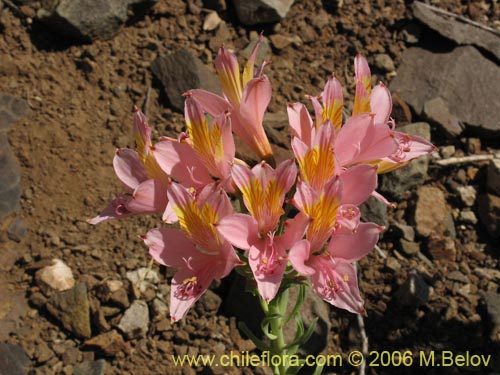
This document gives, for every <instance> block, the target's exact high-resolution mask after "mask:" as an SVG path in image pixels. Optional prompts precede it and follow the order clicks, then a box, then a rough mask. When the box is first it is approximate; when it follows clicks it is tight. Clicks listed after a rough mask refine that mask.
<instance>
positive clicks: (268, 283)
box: [248, 245, 287, 302]
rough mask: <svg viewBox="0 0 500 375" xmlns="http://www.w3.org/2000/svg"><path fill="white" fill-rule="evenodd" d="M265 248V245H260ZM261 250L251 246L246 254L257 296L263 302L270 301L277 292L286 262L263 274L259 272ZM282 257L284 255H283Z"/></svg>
mask: <svg viewBox="0 0 500 375" xmlns="http://www.w3.org/2000/svg"><path fill="white" fill-rule="evenodd" d="M261 246H265V245H261ZM261 253H262V249H260V248H258V247H256V246H252V247H251V248H250V251H249V252H248V263H249V265H250V268H251V269H252V271H253V274H254V277H255V281H256V282H257V289H258V290H259V294H260V295H261V296H262V298H263V299H264V300H265V301H268V302H269V301H271V300H272V299H273V298H274V297H275V296H276V293H277V292H278V290H279V288H280V284H281V280H282V279H283V273H284V272H285V267H286V264H287V262H286V261H283V262H282V264H281V265H280V266H278V267H277V268H275V269H274V270H273V272H272V273H271V272H267V273H263V272H260V271H259V265H260V262H261ZM283 255H284V254H283Z"/></svg>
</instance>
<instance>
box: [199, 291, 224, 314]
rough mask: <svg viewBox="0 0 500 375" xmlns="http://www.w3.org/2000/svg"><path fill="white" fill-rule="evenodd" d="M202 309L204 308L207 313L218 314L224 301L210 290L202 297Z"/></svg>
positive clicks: (200, 301) (200, 302)
mask: <svg viewBox="0 0 500 375" xmlns="http://www.w3.org/2000/svg"><path fill="white" fill-rule="evenodd" d="M198 303H199V304H200V307H202V308H203V310H204V311H205V313H212V314H213V313H216V312H217V311H218V310H219V307H220V305H221V303H222V299H221V298H220V297H219V296H218V295H217V294H215V293H214V292H213V291H211V290H210V289H208V290H207V291H206V292H205V293H203V295H202V296H201V297H200V300H199V302H198Z"/></svg>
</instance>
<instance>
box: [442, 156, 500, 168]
mask: <svg viewBox="0 0 500 375" xmlns="http://www.w3.org/2000/svg"><path fill="white" fill-rule="evenodd" d="M497 158H500V154H487V155H470V156H459V157H452V158H448V159H441V160H436V161H435V163H436V164H437V165H441V166H446V165H453V164H464V163H473V162H476V161H485V160H493V159H497Z"/></svg>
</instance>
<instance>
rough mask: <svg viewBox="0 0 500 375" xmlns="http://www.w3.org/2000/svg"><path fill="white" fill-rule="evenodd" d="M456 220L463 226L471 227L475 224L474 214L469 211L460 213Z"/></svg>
mask: <svg viewBox="0 0 500 375" xmlns="http://www.w3.org/2000/svg"><path fill="white" fill-rule="evenodd" d="M458 220H459V221H460V222H462V223H464V224H472V225H475V224H477V217H476V214H475V213H474V212H472V211H471V210H464V211H460V214H459V215H458Z"/></svg>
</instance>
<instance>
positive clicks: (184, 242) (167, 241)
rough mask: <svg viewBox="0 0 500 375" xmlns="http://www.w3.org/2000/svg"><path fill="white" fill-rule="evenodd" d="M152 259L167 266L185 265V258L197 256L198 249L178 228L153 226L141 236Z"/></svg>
mask: <svg viewBox="0 0 500 375" xmlns="http://www.w3.org/2000/svg"><path fill="white" fill-rule="evenodd" d="M142 239H143V240H144V243H145V244H146V246H148V247H149V254H151V256H152V257H153V259H154V260H155V261H156V262H158V263H160V264H163V265H164V266H168V267H179V268H181V267H185V266H186V260H187V259H189V258H190V257H196V256H199V254H200V253H199V251H198V250H197V249H196V248H195V246H194V245H193V243H192V242H191V241H190V240H189V239H188V238H187V237H186V235H185V234H184V233H183V232H181V231H180V230H176V229H170V228H155V229H151V230H149V231H148V232H147V233H146V235H144V236H143V237H142Z"/></svg>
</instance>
